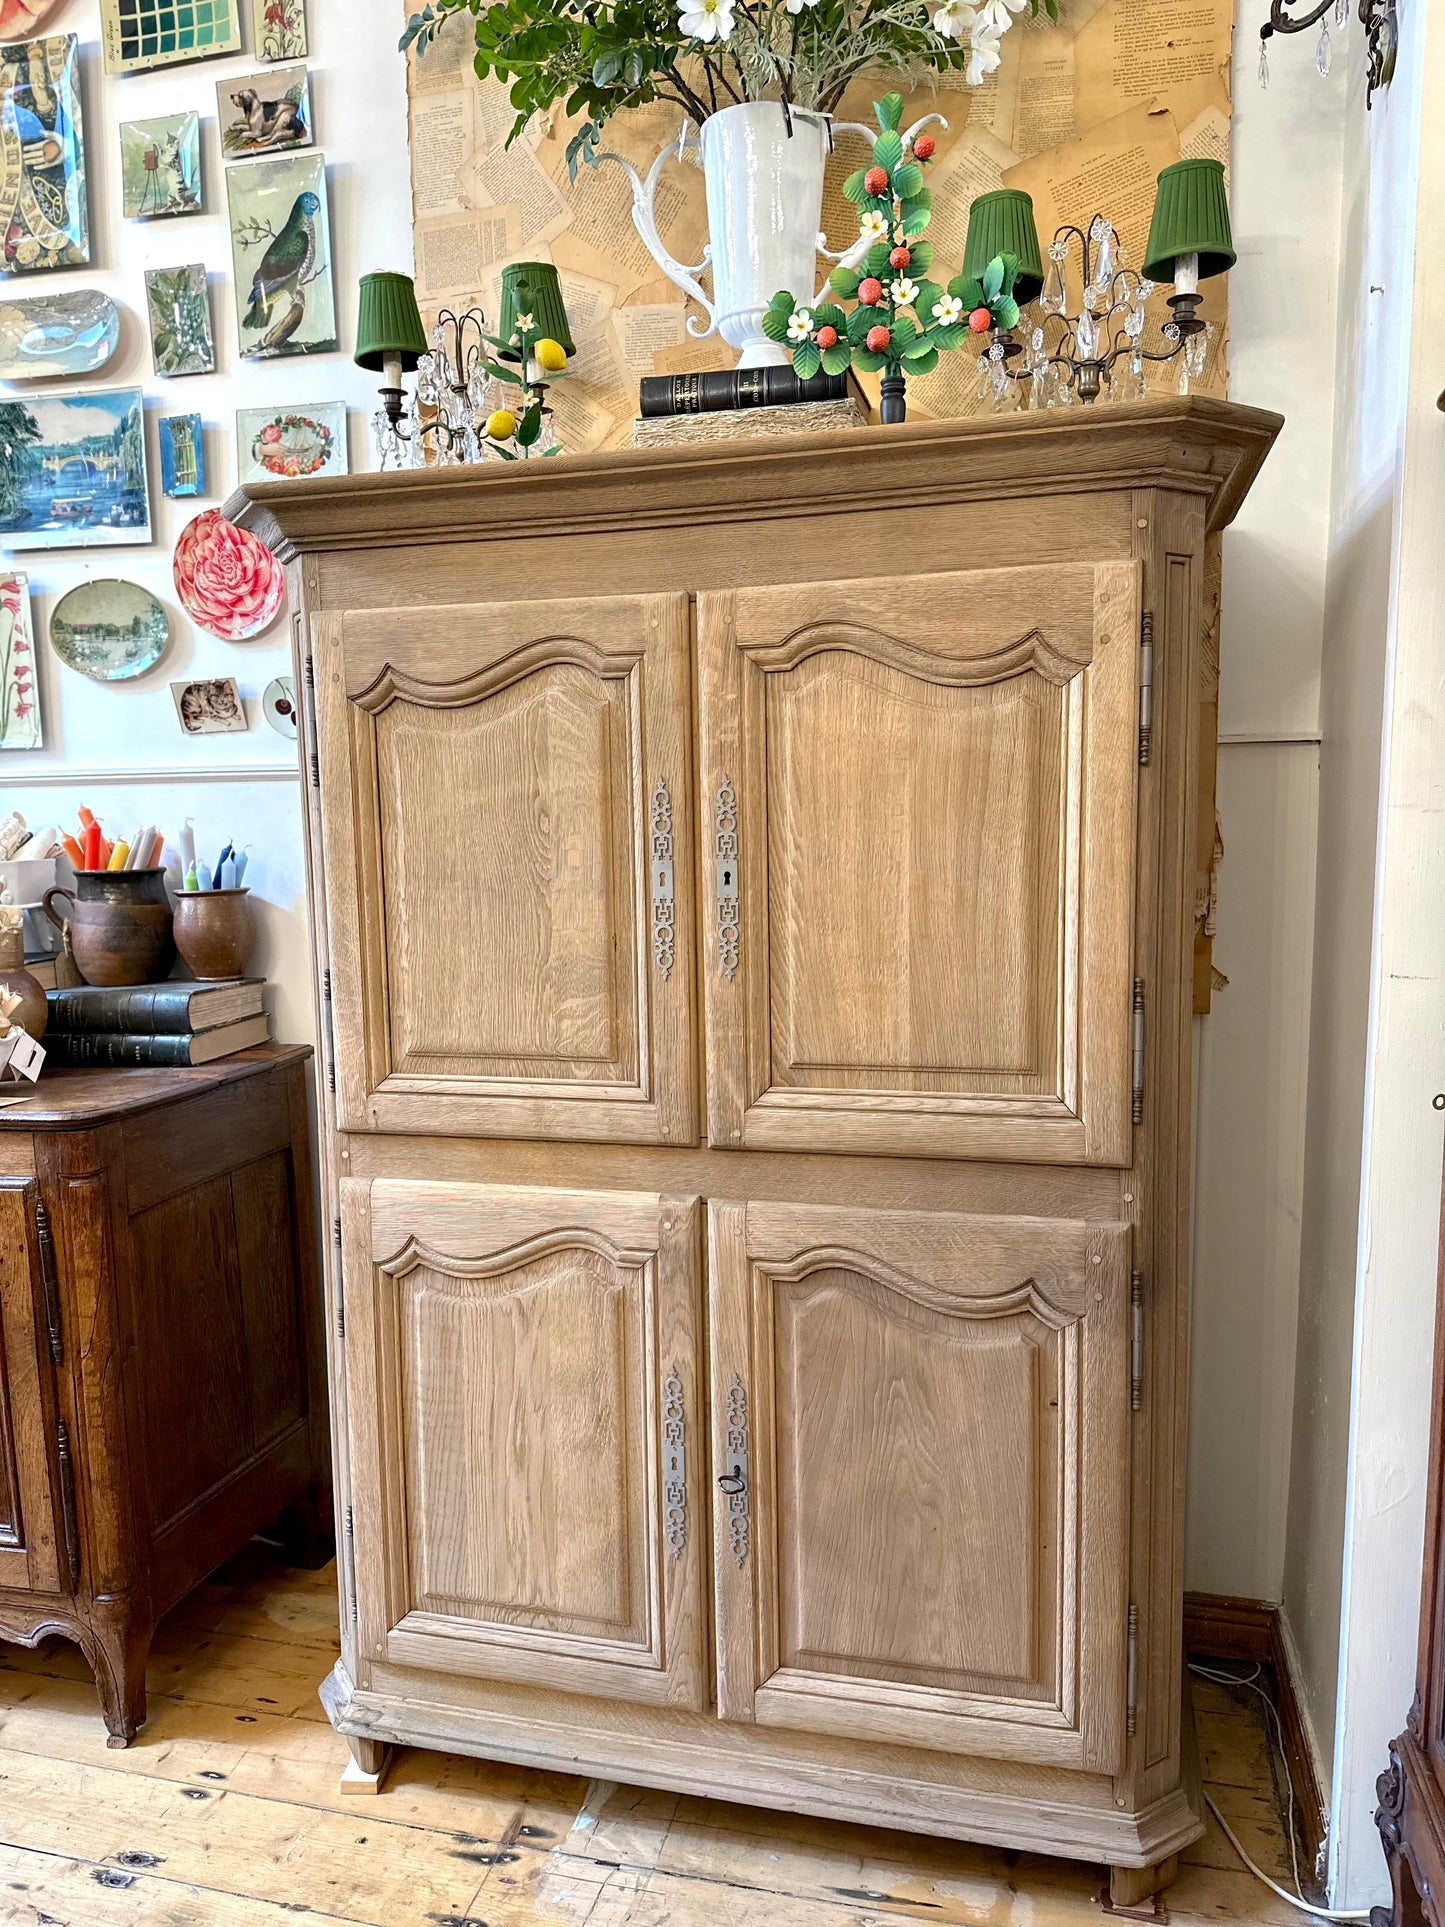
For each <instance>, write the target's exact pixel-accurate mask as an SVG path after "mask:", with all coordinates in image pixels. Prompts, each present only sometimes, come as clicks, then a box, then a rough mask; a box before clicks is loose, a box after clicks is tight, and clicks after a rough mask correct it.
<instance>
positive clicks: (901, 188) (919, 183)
mask: <svg viewBox="0 0 1445 1927" xmlns="http://www.w3.org/2000/svg"><path fill="white" fill-rule="evenodd" d="M893 192H894V193H895V194H896V195H897V196H898V198H899V200H900V201H913V200H917V198H918V196H919V195H920V194H921V193H922V192H923V169H922V168H921V167H920V166H919V165H918V163H917V161H909V163H908V165H907V166H906V167H900V168H899V169H898V170H897V172H896V173H895V174H894V176H893Z"/></svg>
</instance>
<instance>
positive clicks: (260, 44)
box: [251, 0, 306, 60]
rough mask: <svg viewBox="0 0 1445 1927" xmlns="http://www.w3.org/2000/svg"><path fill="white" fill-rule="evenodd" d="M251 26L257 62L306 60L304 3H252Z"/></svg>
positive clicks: (256, 0)
mask: <svg viewBox="0 0 1445 1927" xmlns="http://www.w3.org/2000/svg"><path fill="white" fill-rule="evenodd" d="M251 26H252V45H253V46H254V47H255V49H256V57H257V59H258V60H304V59H305V58H306V0H251Z"/></svg>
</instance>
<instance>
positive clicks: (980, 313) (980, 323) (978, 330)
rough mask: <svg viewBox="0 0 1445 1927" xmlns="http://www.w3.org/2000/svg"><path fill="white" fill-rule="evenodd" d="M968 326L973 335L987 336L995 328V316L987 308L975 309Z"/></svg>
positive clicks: (969, 318)
mask: <svg viewBox="0 0 1445 1927" xmlns="http://www.w3.org/2000/svg"><path fill="white" fill-rule="evenodd" d="M968 326H969V332H970V333H971V334H976V335H986V334H987V333H988V331H989V329H990V328H991V327H992V326H993V316H992V315H991V314H990V313H989V311H988V309H987V308H975V309H974V311H973V313H972V314H971V315H970V316H969V317H968Z"/></svg>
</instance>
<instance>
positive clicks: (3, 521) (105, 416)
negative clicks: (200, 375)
mask: <svg viewBox="0 0 1445 1927" xmlns="http://www.w3.org/2000/svg"><path fill="white" fill-rule="evenodd" d="M150 539H151V516H150V489H149V484H148V478H147V475H146V444H145V419H144V414H143V411H142V407H141V391H140V390H139V388H118V389H113V390H110V391H108V392H105V393H101V394H95V395H36V396H34V397H30V396H27V397H26V398H25V399H24V400H23V401H17V400H13V399H9V398H6V399H4V400H0V547H3V548H7V549H95V548H111V547H116V546H118V545H120V544H122V543H137V542H149V541H150Z"/></svg>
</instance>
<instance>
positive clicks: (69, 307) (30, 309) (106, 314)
mask: <svg viewBox="0 0 1445 1927" xmlns="http://www.w3.org/2000/svg"><path fill="white" fill-rule="evenodd" d="M119 341H120V314H119V311H118V310H117V308H116V305H115V303H114V302H113V301H112V300H111V298H110V296H109V295H108V294H102V293H101V292H100V290H99V288H77V289H76V290H75V291H74V293H73V294H37V295H31V296H29V297H27V298H24V299H21V300H16V301H0V381H54V380H55V379H56V377H57V376H59V375H91V374H94V373H95V371H96V369H97V368H101V367H104V365H105V363H106V362H108V361H109V360H110V358H111V356H112V355H113V354H114V353H115V351H116V347H117V344H118V343H119Z"/></svg>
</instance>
